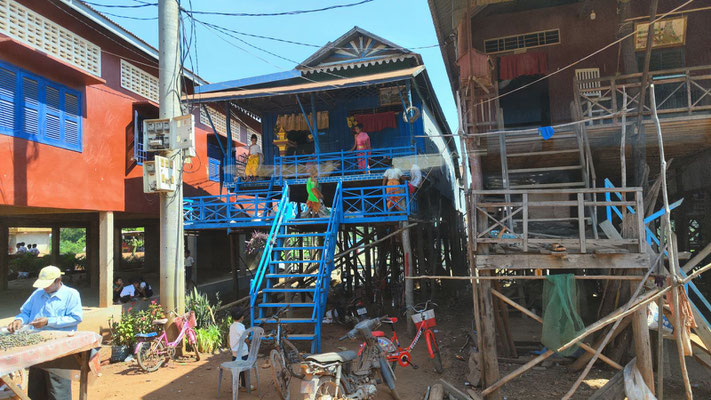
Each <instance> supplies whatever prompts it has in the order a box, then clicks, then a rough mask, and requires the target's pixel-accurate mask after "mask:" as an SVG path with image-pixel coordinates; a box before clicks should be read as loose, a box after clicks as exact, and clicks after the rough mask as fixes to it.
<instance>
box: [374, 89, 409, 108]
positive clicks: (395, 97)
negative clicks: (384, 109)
mask: <svg viewBox="0 0 711 400" xmlns="http://www.w3.org/2000/svg"><path fill="white" fill-rule="evenodd" d="M400 89H401V88H400V87H399V86H389V87H384V88H380V91H379V93H378V97H379V99H380V105H381V106H391V105H394V104H402V100H401V99H400ZM405 93H407V92H405V91H404V90H403V96H404V95H405Z"/></svg>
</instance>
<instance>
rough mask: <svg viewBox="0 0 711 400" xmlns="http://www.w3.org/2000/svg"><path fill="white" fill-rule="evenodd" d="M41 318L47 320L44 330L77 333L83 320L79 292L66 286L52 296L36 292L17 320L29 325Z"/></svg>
mask: <svg viewBox="0 0 711 400" xmlns="http://www.w3.org/2000/svg"><path fill="white" fill-rule="evenodd" d="M41 317H46V318H47V325H46V326H45V327H44V328H42V329H51V330H59V331H75V330H76V329H77V325H79V323H80V322H81V320H82V308H81V298H80V297H79V292H78V291H77V290H76V289H72V288H70V287H67V286H65V285H62V286H61V287H60V288H59V289H58V290H57V291H56V292H54V293H52V294H48V293H47V292H45V291H44V289H37V290H35V291H34V292H33V293H32V295H31V296H30V297H29V298H28V299H27V301H25V304H23V305H22V307H20V313H19V314H18V315H17V317H16V318H17V319H21V320H22V323H23V324H27V323H29V322H31V321H34V320H35V319H36V318H41Z"/></svg>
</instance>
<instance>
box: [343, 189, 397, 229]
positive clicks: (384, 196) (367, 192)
mask: <svg viewBox="0 0 711 400" xmlns="http://www.w3.org/2000/svg"><path fill="white" fill-rule="evenodd" d="M410 205H411V204H410V197H409V195H408V192H407V185H392V186H368V187H356V188H343V214H344V217H345V219H346V221H348V220H349V219H351V220H353V219H366V218H367V219H368V221H372V222H378V220H381V221H395V220H398V221H399V220H406V219H407V215H408V213H409V211H410Z"/></svg>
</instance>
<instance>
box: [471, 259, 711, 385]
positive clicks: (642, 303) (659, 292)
mask: <svg viewBox="0 0 711 400" xmlns="http://www.w3.org/2000/svg"><path fill="white" fill-rule="evenodd" d="M709 267H711V264H709ZM670 290H671V286H668V287H666V288H664V289H656V290H654V291H652V292H649V293H647V294H646V295H644V296H642V298H641V299H640V300H639V301H638V302H637V303H636V304H635V305H633V306H632V307H630V308H629V309H627V310H626V311H625V310H624V307H621V308H618V309H617V310H616V311H614V312H613V313H611V314H610V315H608V316H607V317H605V318H603V319H601V320H599V321H597V322H595V323H593V324H591V325H590V326H588V327H587V328H585V329H584V330H583V331H582V332H580V333H579V334H578V336H576V337H575V338H573V339H571V340H570V341H569V342H568V343H566V344H564V345H563V346H561V347H559V348H558V349H556V350H555V351H553V350H548V351H547V352H545V353H543V354H541V355H539V356H538V357H536V358H534V359H533V360H531V361H529V362H527V363H526V364H524V365H522V366H521V367H519V368H517V369H515V370H514V371H512V372H510V373H509V374H508V375H506V376H504V377H503V378H501V379H499V380H498V381H497V382H496V383H494V384H492V385H490V386H489V387H487V388H486V389H484V391H482V392H481V394H482V395H483V396H486V395H487V394H489V393H491V392H493V391H494V390H498V389H499V388H501V386H503V385H504V384H506V383H507V382H509V381H510V380H512V379H514V378H515V377H517V376H519V375H521V374H522V373H524V372H526V371H528V370H529V369H531V368H533V366H535V365H536V364H538V363H539V362H541V361H543V360H545V359H546V358H548V357H550V356H552V355H553V354H554V353H556V352H561V351H563V350H566V349H568V348H570V347H571V346H573V345H575V344H576V343H578V342H580V341H582V340H583V339H584V338H586V337H587V336H589V335H591V334H593V333H595V332H597V331H599V330H600V329H602V328H604V327H606V326H607V325H609V324H611V323H613V322H615V321H617V320H619V319H622V318H624V317H626V316H628V315H630V314H632V313H634V312H635V311H637V310H639V309H640V308H642V307H646V306H647V304H648V303H649V302H651V301H654V300H656V299H658V298H659V297H661V296H663V295H665V294H666V293H667V292H669V291H670Z"/></svg>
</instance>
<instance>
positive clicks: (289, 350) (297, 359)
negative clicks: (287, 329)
mask: <svg viewBox="0 0 711 400" xmlns="http://www.w3.org/2000/svg"><path fill="white" fill-rule="evenodd" d="M281 345H282V348H283V349H284V353H283V355H285V356H286V359H285V360H284V361H285V365H286V366H287V367H288V368H287V370H289V371H291V374H292V376H296V377H298V378H299V379H303V377H304V376H303V375H302V374H301V367H300V366H299V365H300V364H301V361H302V360H301V353H299V349H297V348H296V346H294V344H293V343H291V342H290V341H288V340H287V339H282V341H281Z"/></svg>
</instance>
